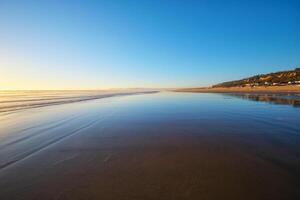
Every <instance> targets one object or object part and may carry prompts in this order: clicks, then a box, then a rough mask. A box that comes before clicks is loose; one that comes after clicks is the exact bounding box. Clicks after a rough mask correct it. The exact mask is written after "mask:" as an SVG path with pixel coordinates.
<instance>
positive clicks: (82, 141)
mask: <svg viewBox="0 0 300 200" xmlns="http://www.w3.org/2000/svg"><path fill="white" fill-rule="evenodd" d="M149 98H151V96H150V97H149ZM130 108H132V107H130ZM133 112H134V110H133ZM148 114H149V113H148ZM117 116H118V118H117V120H112V121H111V120H104V121H101V123H96V124H95V125H92V126H89V127H87V128H84V129H82V130H80V131H78V132H77V133H75V134H73V135H72V136H70V137H66V138H64V139H63V140H60V141H58V142H56V143H54V144H51V145H48V146H47V147H46V148H43V149H42V150H40V151H38V152H37V153H34V154H32V155H30V156H28V157H26V159H24V160H22V161H20V162H16V163H15V164H13V165H10V166H8V167H5V168H3V169H1V170H0V199H1V200H2V199H3V200H12V199H17V200H22V199H25V200H35V199H36V200H48V199H49V200H50V199H51V200H52V199H70V200H79V199H80V200H81V199H82V200H89V199H91V200H92V199H103V200H123V199H128V200H132V199H137V200H141V199H143V200H147V199H149V200H150V199H153V200H155V199H165V200H171V199H203V200H206V199H207V200H211V199H230V200H232V199H241V200H248V199H249V200H253V199H270V200H275V199H297V198H298V197H299V195H300V190H299V183H300V182H299V177H300V176H299V172H300V170H299V168H298V167H299V166H300V165H299V155H294V154H293V153H294V151H297V152H298V153H299V149H298V150H297V149H296V150H295V149H293V148H290V149H289V148H285V146H284V145H283V144H284V142H281V143H280V141H277V140H275V139H274V138H270V139H269V138H268V137H266V135H263V134H261V132H260V131H259V129H257V130H255V128H254V127H252V128H251V127H248V128H247V130H245V131H243V133H237V132H236V131H235V130H231V129H230V127H227V128H224V129H223V130H221V131H219V130H218V129H217V127H222V122H218V121H206V122H205V123H203V125H202V126H201V127H199V126H196V125H195V124H193V123H192V122H189V121H184V122H183V121H181V122H176V121H174V120H170V121H159V120H158V121H149V120H148V121H147V120H139V119H138V118H134V117H132V116H131V115H128V116H127V115H126V114H124V113H122V112H121V113H118V114H117ZM129 118H130V120H129ZM154 122H155V123H154ZM233 123H234V122H233ZM237 128H238V127H237ZM253 128H254V129H253ZM251 129H252V130H251ZM248 133H252V134H248ZM297 139H299V137H297ZM270 141H271V142H270ZM298 144H299V143H297V145H298ZM294 147H295V146H294ZM296 147H299V146H296ZM291 152H292V153H291Z"/></svg>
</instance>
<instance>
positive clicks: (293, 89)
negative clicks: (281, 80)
mask: <svg viewBox="0 0 300 200" xmlns="http://www.w3.org/2000/svg"><path fill="white" fill-rule="evenodd" d="M173 91H174V92H196V93H300V85H287V86H258V87H216V88H212V87H207V88H182V89H176V90H173Z"/></svg>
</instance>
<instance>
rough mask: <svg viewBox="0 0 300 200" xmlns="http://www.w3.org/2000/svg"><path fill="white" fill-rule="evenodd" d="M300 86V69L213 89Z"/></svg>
mask: <svg viewBox="0 0 300 200" xmlns="http://www.w3.org/2000/svg"><path fill="white" fill-rule="evenodd" d="M292 84H300V68H296V69H295V70H291V71H281V72H275V73H270V74H262V75H256V76H252V77H249V78H245V79H241V80H236V81H228V82H224V83H220V84H217V85H214V86H213V87H246V86H250V87H255V86H263V85H265V86H272V85H292Z"/></svg>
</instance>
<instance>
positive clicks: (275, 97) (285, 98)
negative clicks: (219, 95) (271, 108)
mask: <svg viewBox="0 0 300 200" xmlns="http://www.w3.org/2000/svg"><path fill="white" fill-rule="evenodd" d="M225 95H230V96H234V97H239V98H241V99H246V100H250V101H261V102H267V103H270V104H278V105H291V106H293V107H298V108H299V107H300V95H297V94H288V95H287V94H241V93H236V94H225Z"/></svg>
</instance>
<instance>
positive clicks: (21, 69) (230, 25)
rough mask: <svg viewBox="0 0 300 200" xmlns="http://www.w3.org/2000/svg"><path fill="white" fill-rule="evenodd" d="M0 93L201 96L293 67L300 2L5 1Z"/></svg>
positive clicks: (0, 11) (0, 21) (0, 17)
mask: <svg viewBox="0 0 300 200" xmlns="http://www.w3.org/2000/svg"><path fill="white" fill-rule="evenodd" d="M0 44H1V45H0V76H1V77H0V89H1V88H2V89H70V88H78V89H97V88H110V87H188V86H204V85H210V84H213V83H217V82H222V81H227V80H231V79H239V78H242V77H245V76H249V75H254V74H258V73H266V72H272V71H277V70H286V69H293V68H294V67H296V66H299V65H300V1H298V0H294V1H290V0H282V1H276V0H273V1H263V0H257V1H255V0H252V1H250V0H249V1H243V0H237V1H231V0H228V1H214V0H206V1H201V0H198V1H175V0H173V1H172V0H170V1H164V0H157V1H155V0H150V1H146V0H143V1H142V0H136V1H134V0H128V1H125V0H120V1H114V0H107V1H100V0H99V1H91V0H87V1H84V0H82V1H76V0H72V1H62V0H57V1H55V0H49V1H46V0H36V1H26V0H20V1H14V0H9V1H3V0H0Z"/></svg>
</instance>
